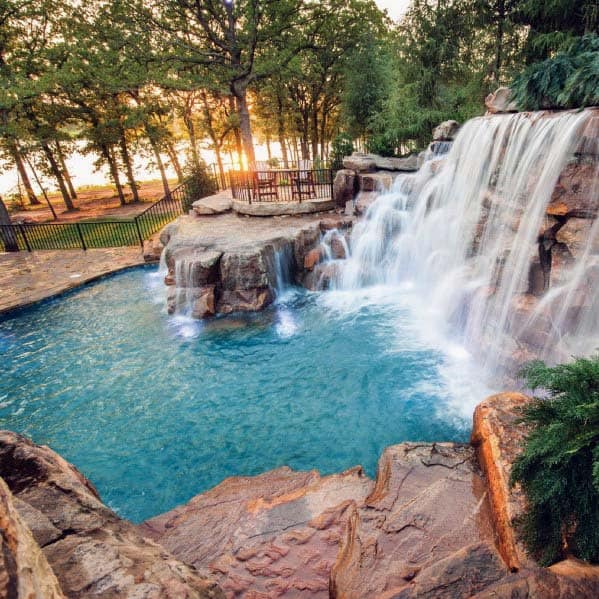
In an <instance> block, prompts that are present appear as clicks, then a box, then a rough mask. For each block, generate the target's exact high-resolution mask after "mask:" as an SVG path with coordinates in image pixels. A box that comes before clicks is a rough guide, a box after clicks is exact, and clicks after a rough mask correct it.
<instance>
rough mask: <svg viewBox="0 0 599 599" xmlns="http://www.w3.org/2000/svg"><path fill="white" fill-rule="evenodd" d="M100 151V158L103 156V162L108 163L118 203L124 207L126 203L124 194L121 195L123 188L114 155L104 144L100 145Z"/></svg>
mask: <svg viewBox="0 0 599 599" xmlns="http://www.w3.org/2000/svg"><path fill="white" fill-rule="evenodd" d="M100 150H101V152H102V156H104V160H106V162H107V163H108V168H109V169H110V177H111V178H112V182H113V183H114V186H115V187H116V192H117V194H118V196H119V203H120V204H121V206H124V205H125V204H126V203H127V201H126V200H125V194H124V193H123V186H122V185H121V180H120V177H119V169H118V167H117V164H116V160H115V159H114V153H113V151H112V148H111V147H108V146H107V145H106V144H102V145H101V146H100Z"/></svg>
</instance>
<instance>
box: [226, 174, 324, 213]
mask: <svg viewBox="0 0 599 599" xmlns="http://www.w3.org/2000/svg"><path fill="white" fill-rule="evenodd" d="M229 178H230V183H231V191H232V194H233V197H234V198H235V199H236V200H241V201H244V202H248V203H249V204H251V203H252V202H302V201H309V200H317V199H319V200H324V199H332V197H333V172H332V170H331V169H328V168H321V169H311V170H306V169H303V170H302V169H271V170H261V171H230V172H229Z"/></svg>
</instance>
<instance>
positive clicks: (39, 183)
mask: <svg viewBox="0 0 599 599" xmlns="http://www.w3.org/2000/svg"><path fill="white" fill-rule="evenodd" d="M25 160H26V161H27V164H28V165H29V170H30V171H31V172H32V173H33V178H34V179H35V181H36V183H37V186H38V187H39V188H40V189H41V190H42V194H43V196H44V200H46V204H48V208H50V212H51V213H52V217H53V218H54V220H58V216H56V210H54V206H52V202H50V198H49V197H48V194H47V193H46V190H45V188H44V186H43V185H42V182H41V181H40V179H39V177H38V176H37V172H36V171H35V168H34V166H33V164H31V160H29V157H28V156H27V155H25Z"/></svg>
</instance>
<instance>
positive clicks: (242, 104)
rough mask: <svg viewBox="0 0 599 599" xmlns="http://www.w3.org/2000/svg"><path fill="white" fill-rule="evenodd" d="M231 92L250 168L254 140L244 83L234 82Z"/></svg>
mask: <svg viewBox="0 0 599 599" xmlns="http://www.w3.org/2000/svg"><path fill="white" fill-rule="evenodd" d="M232 87H233V93H234V95H235V100H236V101H237V114H238V115H239V130H240V133H241V143H242V145H243V151H244V153H245V158H246V160H247V163H248V166H249V167H250V168H251V167H253V166H254V164H255V162H256V156H255V154H254V140H253V138H252V124H251V122H250V110H249V108H248V103H247V89H246V86H245V84H239V83H238V84H234V85H233V86H232Z"/></svg>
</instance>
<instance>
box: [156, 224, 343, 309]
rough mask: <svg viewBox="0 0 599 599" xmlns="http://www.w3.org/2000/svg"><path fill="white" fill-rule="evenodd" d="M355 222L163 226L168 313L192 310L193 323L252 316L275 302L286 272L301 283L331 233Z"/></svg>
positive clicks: (162, 239)
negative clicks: (238, 314) (215, 317)
mask: <svg viewBox="0 0 599 599" xmlns="http://www.w3.org/2000/svg"><path fill="white" fill-rule="evenodd" d="M352 222H353V219H351V218H347V217H342V216H338V215H335V214H330V215H318V216H304V217H273V218H267V219H256V218H245V217H239V216H236V215H234V214H223V215H217V216H211V217H209V218H194V217H191V216H186V217H181V218H179V219H178V220H177V221H175V222H174V223H172V224H170V225H168V226H167V227H165V229H164V230H163V232H162V234H161V241H162V243H164V244H165V246H166V249H165V259H166V264H167V266H168V274H167V276H166V278H165V283H166V285H167V286H169V291H168V295H167V306H168V310H169V312H170V313H174V312H177V311H183V310H185V309H188V310H189V312H190V313H191V315H192V316H193V317H195V318H207V317H210V316H213V315H215V314H231V313H233V312H254V311H259V310H262V309H264V308H266V307H267V306H269V305H270V304H271V303H272V302H273V301H274V299H275V297H276V288H277V284H278V277H279V276H281V275H282V274H284V273H282V272H278V271H279V270H286V271H288V272H287V273H286V274H287V276H288V277H291V279H293V278H295V282H297V283H299V284H302V283H303V280H304V278H305V277H306V275H307V274H308V273H309V271H310V270H311V269H312V268H313V267H314V265H315V262H313V260H314V259H315V257H314V253H313V252H314V250H316V249H317V248H318V247H319V244H320V242H321V237H322V235H323V234H324V233H326V231H328V230H330V229H332V228H337V227H338V228H340V229H342V230H346V229H348V228H349V227H351V225H352Z"/></svg>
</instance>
